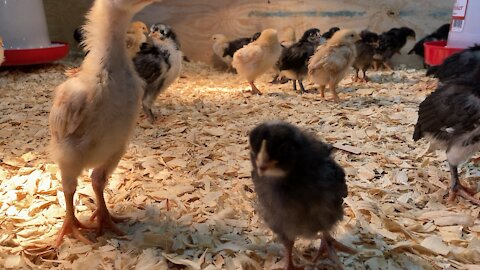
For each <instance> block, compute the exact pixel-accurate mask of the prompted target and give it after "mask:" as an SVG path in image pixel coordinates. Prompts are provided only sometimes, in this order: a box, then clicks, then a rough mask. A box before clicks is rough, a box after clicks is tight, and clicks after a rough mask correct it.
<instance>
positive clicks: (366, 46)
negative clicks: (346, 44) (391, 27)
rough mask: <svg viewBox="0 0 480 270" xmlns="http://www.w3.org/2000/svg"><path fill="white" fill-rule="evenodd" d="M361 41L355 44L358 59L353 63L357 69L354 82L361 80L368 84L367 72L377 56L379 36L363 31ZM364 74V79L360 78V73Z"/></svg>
mask: <svg viewBox="0 0 480 270" xmlns="http://www.w3.org/2000/svg"><path fill="white" fill-rule="evenodd" d="M360 38H361V39H360V40H359V41H357V42H355V48H356V50H357V57H355V61H354V62H353V68H354V69H355V76H354V78H353V81H354V82H356V81H358V80H361V81H363V82H368V77H367V70H368V69H370V67H371V66H372V64H373V55H374V54H375V48H376V47H377V46H378V35H377V34H376V33H373V32H370V31H368V30H363V31H362V32H361V33H360ZM360 70H361V71H362V72H363V77H362V79H360V78H359V77H358V71H360Z"/></svg>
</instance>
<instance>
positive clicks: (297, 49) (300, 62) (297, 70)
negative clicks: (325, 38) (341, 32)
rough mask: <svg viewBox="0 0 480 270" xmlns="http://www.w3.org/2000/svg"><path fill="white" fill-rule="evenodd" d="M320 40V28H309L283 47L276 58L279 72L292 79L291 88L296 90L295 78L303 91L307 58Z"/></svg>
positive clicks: (313, 51)
mask: <svg viewBox="0 0 480 270" xmlns="http://www.w3.org/2000/svg"><path fill="white" fill-rule="evenodd" d="M319 42H320V30H319V29H317V28H311V29H308V30H307V31H305V33H303V36H302V38H300V40H299V41H298V42H296V43H294V44H293V45H291V46H290V47H288V48H286V49H284V50H283V51H282V54H281V55H280V59H279V60H278V64H277V65H278V69H279V70H280V72H281V74H282V75H284V76H285V77H287V78H289V79H291V80H292V81H293V90H294V91H297V83H296V82H297V80H298V84H299V85H300V89H301V91H302V92H305V88H304V87H303V80H304V79H305V77H306V76H307V74H308V68H307V66H308V60H310V57H312V55H313V53H315V49H316V48H317V46H318V44H319Z"/></svg>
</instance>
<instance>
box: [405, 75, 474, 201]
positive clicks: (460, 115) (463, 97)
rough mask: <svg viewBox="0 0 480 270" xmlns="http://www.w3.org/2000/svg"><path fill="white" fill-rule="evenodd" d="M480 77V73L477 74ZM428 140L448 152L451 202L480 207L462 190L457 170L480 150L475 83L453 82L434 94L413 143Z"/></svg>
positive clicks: (422, 108) (420, 117) (421, 115)
mask: <svg viewBox="0 0 480 270" xmlns="http://www.w3.org/2000/svg"><path fill="white" fill-rule="evenodd" d="M477 76H480V72H477ZM421 138H426V139H427V140H428V141H429V142H430V148H431V149H435V150H444V151H445V152H446V154H447V161H448V164H449V166H450V174H451V186H450V198H449V200H453V199H454V198H455V197H456V195H460V196H462V197H464V198H465V199H467V200H470V201H472V202H473V203H476V204H478V205H480V200H478V199H476V198H474V197H473V196H472V193H475V191H470V190H469V189H467V188H465V187H464V186H462V184H461V183H460V181H459V178H458V170H457V166H458V165H460V164H461V163H463V162H465V161H466V160H467V159H469V158H470V157H471V156H472V155H473V154H475V153H476V152H478V151H479V150H480V85H479V84H478V81H473V80H463V79H460V80H453V81H448V82H447V83H445V84H444V85H441V86H439V87H438V89H437V90H436V91H435V92H433V93H432V94H430V95H429V96H428V97H427V98H426V99H425V100H424V101H423V102H422V103H421V104H420V107H419V110H418V121H417V124H416V125H415V131H414V134H413V139H414V140H415V141H417V140H420V139H421Z"/></svg>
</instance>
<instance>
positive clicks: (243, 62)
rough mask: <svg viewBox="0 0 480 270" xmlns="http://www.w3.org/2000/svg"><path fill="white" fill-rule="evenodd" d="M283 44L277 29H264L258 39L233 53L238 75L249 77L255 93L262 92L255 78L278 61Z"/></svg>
mask: <svg viewBox="0 0 480 270" xmlns="http://www.w3.org/2000/svg"><path fill="white" fill-rule="evenodd" d="M281 52H282V46H281V45H280V42H279V41H278V35H277V31H276V30H274V29H266V30H263V31H262V33H261V34H260V37H258V39H257V40H255V41H253V42H252V43H250V44H248V45H246V46H244V47H243V48H241V49H240V50H238V51H237V52H235V54H234V55H233V61H232V66H233V67H234V68H235V69H236V70H237V73H238V75H240V76H241V77H243V78H245V79H247V81H248V83H249V84H250V86H251V88H252V92H253V94H259V95H261V94H262V92H260V90H258V88H257V87H256V86H255V84H254V82H255V80H256V79H257V78H258V77H259V76H260V75H262V74H263V73H265V72H267V71H268V70H269V69H270V68H272V67H273V66H274V65H275V63H276V62H277V61H278V58H279V57H280V54H281Z"/></svg>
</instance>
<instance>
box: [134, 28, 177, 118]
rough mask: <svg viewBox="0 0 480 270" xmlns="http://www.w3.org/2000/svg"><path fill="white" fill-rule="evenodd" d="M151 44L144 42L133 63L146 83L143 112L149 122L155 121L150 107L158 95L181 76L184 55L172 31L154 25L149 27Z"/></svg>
mask: <svg viewBox="0 0 480 270" xmlns="http://www.w3.org/2000/svg"><path fill="white" fill-rule="evenodd" d="M149 37H150V38H151V39H152V43H151V44H149V43H144V44H142V47H141V49H140V52H138V54H137V55H136V56H135V58H134V59H133V62H134V64H135V69H136V70H137V72H138V74H139V75H140V77H142V78H143V79H144V80H145V82H146V86H145V92H144V95H143V99H142V105H143V111H144V112H145V115H146V116H147V117H148V119H149V121H150V122H151V123H153V122H154V121H155V115H154V114H153V112H152V105H153V103H154V102H155V100H156V98H157V97H158V95H159V94H160V93H162V92H163V91H165V90H166V89H167V88H168V87H169V86H170V85H171V84H172V83H173V82H174V81H175V80H176V79H177V78H178V76H179V75H180V71H181V69H182V58H183V54H182V52H181V51H180V44H179V43H178V41H177V37H176V35H175V33H174V32H173V30H172V28H171V27H170V26H168V25H165V24H161V23H157V24H154V25H152V26H151V27H150V34H149Z"/></svg>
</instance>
